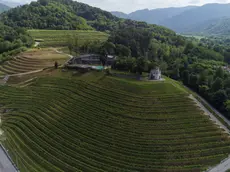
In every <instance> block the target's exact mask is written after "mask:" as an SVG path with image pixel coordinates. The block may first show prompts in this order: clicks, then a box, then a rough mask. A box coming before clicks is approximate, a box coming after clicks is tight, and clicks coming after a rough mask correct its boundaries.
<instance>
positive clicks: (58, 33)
mask: <svg viewBox="0 0 230 172" xmlns="http://www.w3.org/2000/svg"><path fill="white" fill-rule="evenodd" d="M28 32H29V34H30V35H31V36H32V37H33V38H34V39H35V40H42V41H43V42H41V46H42V47H50V46H54V47H60V46H67V45H68V41H69V39H70V38H72V37H74V36H77V38H78V40H79V43H80V44H81V43H84V42H86V41H96V40H98V41H106V40H107V39H108V34H106V33H103V32H98V31H81V30H29V31H28Z"/></svg>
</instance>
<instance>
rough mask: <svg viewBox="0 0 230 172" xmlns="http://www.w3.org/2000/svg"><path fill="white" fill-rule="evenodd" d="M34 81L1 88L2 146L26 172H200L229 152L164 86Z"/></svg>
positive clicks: (188, 103) (229, 145)
mask: <svg viewBox="0 0 230 172" xmlns="http://www.w3.org/2000/svg"><path fill="white" fill-rule="evenodd" d="M30 82H31V83H30V84H29V85H30V86H28V87H23V88H17V87H8V86H4V87H0V104H1V108H0V109H1V111H2V113H3V125H2V128H3V130H4V131H5V132H6V136H7V140H6V141H5V142H4V145H5V146H6V147H7V149H8V150H9V153H10V155H11V156H12V158H13V159H14V161H15V162H16V163H17V165H18V167H19V169H20V171H22V172H28V171H29V172H34V171H39V172H48V171H49V172H63V171H68V172H72V171H73V172H75V171H93V172H95V171H202V170H204V169H206V168H207V167H209V166H211V165H215V164H218V163H219V162H220V161H221V160H222V159H224V158H225V157H227V155H228V154H229V153H230V139H229V137H228V135H227V134H224V133H223V132H222V131H221V129H219V128H218V127H216V126H215V125H214V124H213V123H212V122H211V121H210V120H209V118H208V117H207V116H206V115H204V114H203V113H202V112H201V111H200V110H199V108H198V107H197V106H196V105H195V104H194V102H193V100H191V99H189V98H188V94H187V93H185V92H182V91H181V90H180V89H178V88H176V87H174V86H173V85H172V84H171V83H168V82H166V81H165V82H156V83H152V82H135V81H126V80H121V79H116V78H112V77H102V78H101V79H99V80H98V81H91V82H89V81H82V80H78V79H72V80H70V79H62V78H51V77H44V78H39V79H36V81H30ZM27 85H28V83H27Z"/></svg>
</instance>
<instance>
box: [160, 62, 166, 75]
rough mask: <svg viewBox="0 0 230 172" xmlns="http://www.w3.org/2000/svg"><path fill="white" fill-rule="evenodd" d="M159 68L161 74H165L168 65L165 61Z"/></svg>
mask: <svg viewBox="0 0 230 172" xmlns="http://www.w3.org/2000/svg"><path fill="white" fill-rule="evenodd" d="M159 67H160V70H161V72H162V73H166V71H167V69H168V64H167V63H166V62H165V61H161V62H160V65H159Z"/></svg>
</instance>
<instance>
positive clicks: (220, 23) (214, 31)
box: [203, 18, 230, 36]
mask: <svg viewBox="0 0 230 172" xmlns="http://www.w3.org/2000/svg"><path fill="white" fill-rule="evenodd" d="M203 33H204V34H209V35H219V36H224V35H225V36H229V34H230V18H223V19H218V20H215V21H213V22H212V23H210V24H209V25H208V26H207V27H206V28H205V29H204V30H203Z"/></svg>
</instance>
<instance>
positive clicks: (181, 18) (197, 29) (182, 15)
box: [114, 3, 230, 35]
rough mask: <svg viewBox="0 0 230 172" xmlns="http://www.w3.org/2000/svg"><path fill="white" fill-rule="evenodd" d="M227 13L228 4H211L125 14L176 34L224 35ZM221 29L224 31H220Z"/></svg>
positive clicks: (226, 31) (228, 14)
mask: <svg viewBox="0 0 230 172" xmlns="http://www.w3.org/2000/svg"><path fill="white" fill-rule="evenodd" d="M229 11H230V4H218V3H211V4H205V5H203V6H187V7H182V8H175V7H172V8H163V9H154V10H148V9H143V10H138V11H136V12H133V13H130V14H127V16H126V17H127V18H130V19H132V20H138V21H145V22H147V23H150V24H158V25H162V26H165V27H167V28H170V29H172V30H174V31H175V32H177V33H189V34H190V33H193V34H197V33H198V34H216V32H218V34H221V35H225V34H228V33H229V32H228V29H227V27H226V20H227V18H230V13H229ZM114 15H116V13H114ZM120 17H122V16H120ZM224 18H225V20H224ZM221 23H222V24H221ZM215 25H216V26H215ZM222 25H223V26H222ZM211 27H213V28H221V32H219V31H218V30H216V29H214V30H213V29H210V28H211ZM223 27H224V28H225V29H222V28H223Z"/></svg>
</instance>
